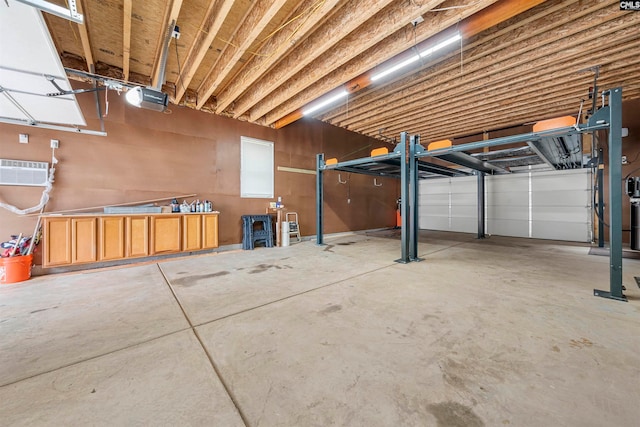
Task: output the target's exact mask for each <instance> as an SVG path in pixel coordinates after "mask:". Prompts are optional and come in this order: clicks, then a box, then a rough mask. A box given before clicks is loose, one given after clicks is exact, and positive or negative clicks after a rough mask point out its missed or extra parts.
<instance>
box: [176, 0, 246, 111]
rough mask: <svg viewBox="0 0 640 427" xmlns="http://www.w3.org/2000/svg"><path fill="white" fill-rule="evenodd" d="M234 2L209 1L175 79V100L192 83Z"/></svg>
mask: <svg viewBox="0 0 640 427" xmlns="http://www.w3.org/2000/svg"><path fill="white" fill-rule="evenodd" d="M233 3H234V2H233V0H221V1H212V2H211V3H209V7H208V9H207V12H206V13H205V15H204V17H203V19H202V23H201V24H200V25H199V27H198V28H200V32H199V33H198V36H197V37H196V38H195V40H194V42H193V44H192V45H191V48H190V49H189V53H188V55H187V59H186V60H185V63H184V67H183V69H182V72H181V73H180V74H179V75H178V78H177V79H176V81H175V86H176V95H175V97H174V98H175V99H174V102H179V101H180V99H182V96H183V95H184V93H185V91H186V88H187V87H189V85H190V84H191V81H192V79H193V76H195V74H196V71H197V70H198V67H200V64H202V60H203V59H204V57H205V55H206V54H207V51H208V50H209V47H210V46H211V43H212V42H213V40H214V39H215V38H216V37H217V36H218V34H219V32H220V28H222V24H223V23H224V21H225V19H226V18H227V16H228V14H229V12H230V11H231V8H232V7H233ZM199 98H200V97H199ZM208 98H209V97H208V96H207V97H206V98H205V99H202V100H201V101H202V102H198V104H197V108H201V107H202V106H203V105H204V104H205V102H206V101H207V99H208Z"/></svg>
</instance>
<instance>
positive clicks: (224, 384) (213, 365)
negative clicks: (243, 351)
mask: <svg viewBox="0 0 640 427" xmlns="http://www.w3.org/2000/svg"><path fill="white" fill-rule="evenodd" d="M156 265H157V266H158V270H159V271H160V274H161V275H162V278H163V279H164V281H165V283H166V284H167V287H168V288H169V291H171V294H172V295H173V298H174V299H175V301H176V303H177V304H178V306H179V307H180V310H182V314H183V315H184V318H185V320H186V321H187V323H189V329H191V332H193V335H194V336H195V337H196V339H197V340H198V343H199V344H200V347H201V348H202V351H204V354H205V355H206V356H207V360H208V361H209V364H210V365H211V368H212V369H213V372H214V373H215V374H216V377H217V378H218V380H219V381H220V384H222V387H223V388H224V391H225V392H226V393H227V396H229V399H230V400H231V402H232V403H233V406H234V407H235V408H236V411H238V415H239V416H240V418H241V419H242V422H243V423H244V425H245V426H247V427H249V425H250V424H249V422H248V420H247V418H246V416H245V414H244V412H243V411H242V408H241V407H240V403H239V402H238V401H237V399H236V396H235V395H234V394H233V392H232V391H231V388H230V387H229V385H228V384H227V382H226V381H225V379H224V377H223V376H222V374H221V372H220V369H218V366H217V365H216V362H215V361H214V360H213V356H212V355H211V353H209V350H207V347H206V346H205V345H204V342H203V341H202V338H201V337H200V334H198V331H197V330H196V328H195V326H194V325H193V322H191V319H190V318H189V315H187V312H186V311H185V309H184V307H183V305H182V302H180V298H178V295H177V294H176V292H175V289H173V286H171V282H170V281H169V278H167V275H166V274H165V272H164V270H163V269H162V267H161V266H160V264H159V263H156Z"/></svg>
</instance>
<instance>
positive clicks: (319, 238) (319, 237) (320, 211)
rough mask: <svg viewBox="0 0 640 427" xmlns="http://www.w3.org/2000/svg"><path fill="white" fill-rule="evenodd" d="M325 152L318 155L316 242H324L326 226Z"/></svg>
mask: <svg viewBox="0 0 640 427" xmlns="http://www.w3.org/2000/svg"><path fill="white" fill-rule="evenodd" d="M323 167H324V153H320V154H317V155H316V244H318V245H322V244H323V234H322V229H323V227H324V224H323V223H324V221H323V215H324V193H323V182H322V180H323V171H322V168H323Z"/></svg>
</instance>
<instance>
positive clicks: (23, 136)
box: [18, 133, 29, 144]
mask: <svg viewBox="0 0 640 427" xmlns="http://www.w3.org/2000/svg"><path fill="white" fill-rule="evenodd" d="M18 141H20V144H28V143H29V135H27V134H26V133H21V134H20V137H19V139H18Z"/></svg>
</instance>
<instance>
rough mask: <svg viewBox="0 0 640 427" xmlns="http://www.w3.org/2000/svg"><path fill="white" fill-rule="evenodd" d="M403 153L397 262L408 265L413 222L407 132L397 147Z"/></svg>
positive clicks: (401, 160) (403, 134)
mask: <svg viewBox="0 0 640 427" xmlns="http://www.w3.org/2000/svg"><path fill="white" fill-rule="evenodd" d="M396 150H399V151H400V152H401V153H402V156H401V157H400V200H402V205H401V206H400V216H401V217H402V224H401V226H400V240H401V242H400V247H401V251H400V252H401V255H400V258H399V259H397V260H396V262H399V263H402V264H407V263H409V262H410V261H411V259H410V258H409V223H410V222H411V220H410V217H409V215H410V214H411V213H410V210H409V172H410V171H409V162H408V161H407V154H408V153H407V132H402V133H400V144H398V146H397V147H396Z"/></svg>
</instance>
